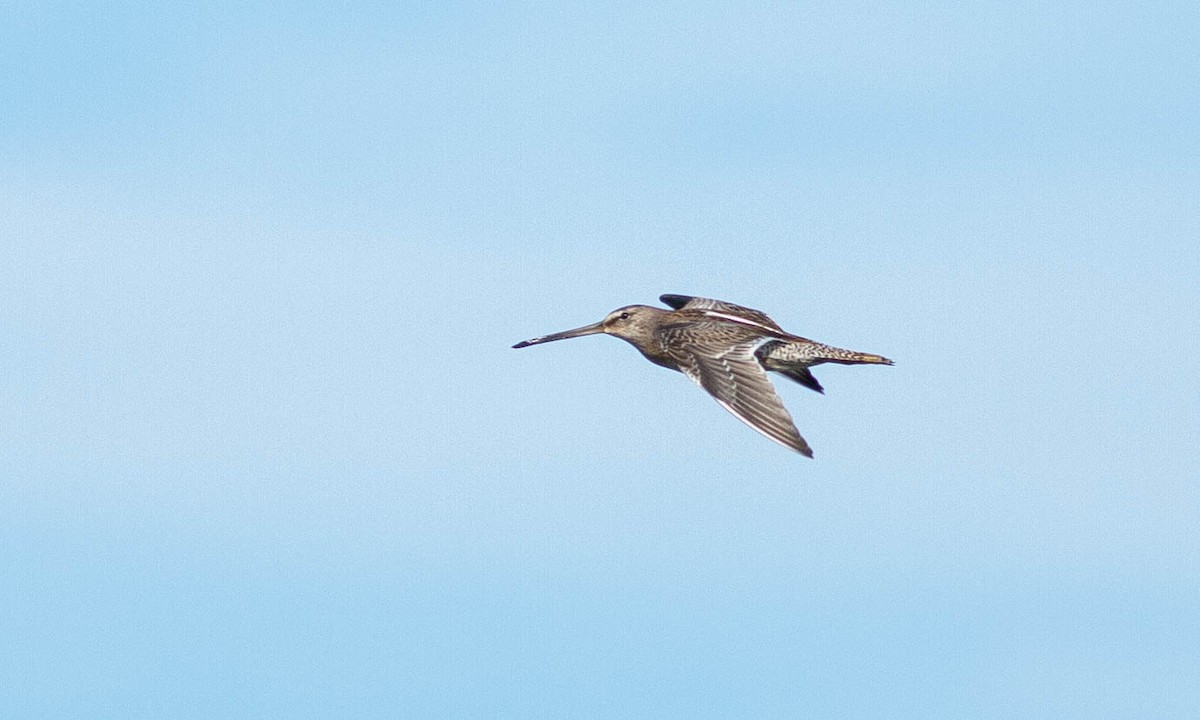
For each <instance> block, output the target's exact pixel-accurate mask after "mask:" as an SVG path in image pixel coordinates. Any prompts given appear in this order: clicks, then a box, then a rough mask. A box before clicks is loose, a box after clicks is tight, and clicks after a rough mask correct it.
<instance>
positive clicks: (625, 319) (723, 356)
mask: <svg viewBox="0 0 1200 720" xmlns="http://www.w3.org/2000/svg"><path fill="white" fill-rule="evenodd" d="M659 300H661V301H662V302H663V303H664V304H665V305H667V306H669V307H670V308H671V309H670V310H665V309H663V308H659V307H653V306H650V305H626V306H625V307H621V308H617V309H616V310H613V311H612V312H610V313H609V314H608V315H606V316H605V317H604V319H603V320H601V321H599V322H596V323H592V324H591V325H584V326H583V327H578V328H575V329H573V330H564V331H562V332H556V333H551V334H549V335H542V336H540V337H535V338H530V339H529V340H522V341H521V342H519V343H517V344H516V345H513V348H524V347H529V346H530V345H540V344H542V343H548V342H553V341H555V340H566V339H568V338H576V337H583V336H584V335H597V334H605V335H613V336H615V337H618V338H621V339H622V340H624V341H626V342H628V343H629V344H631V345H633V346H634V347H635V348H637V349H638V350H639V351H640V352H641V353H642V355H644V356H645V357H646V359H647V360H649V361H650V362H652V363H654V364H655V365H661V366H662V367H665V368H669V369H671V370H677V371H679V372H682V373H683V374H684V375H686V376H687V377H688V378H690V379H691V380H692V381H693V382H695V383H696V384H697V385H699V386H700V387H702V388H704V390H706V391H707V392H708V394H709V395H712V396H713V398H715V399H716V401H717V402H718V403H720V405H721V407H723V408H725V409H726V410H728V411H729V412H731V413H733V415H734V416H735V417H737V418H738V419H739V420H741V421H742V422H744V423H746V424H747V425H749V426H750V427H752V428H754V429H755V430H757V431H758V432H760V433H762V434H763V435H765V436H767V437H768V438H770V439H771V440H774V441H775V442H777V443H779V444H780V445H783V446H784V447H786V448H789V449H791V450H794V451H795V452H798V453H800V454H801V455H804V456H805V457H809V458H811V457H812V456H813V452H812V448H811V447H809V445H808V442H807V441H805V439H804V438H803V437H801V435H800V432H799V431H798V430H797V429H796V424H795V423H794V422H793V421H792V416H791V415H790V414H789V413H788V411H787V408H785V407H784V406H783V402H782V401H781V400H780V399H779V396H778V395H776V394H775V388H774V386H773V385H772V384H771V381H770V379H768V377H767V372H768V371H771V372H776V373H779V374H780V375H783V376H784V377H786V378H789V379H791V380H794V381H795V382H797V383H799V384H801V385H803V386H804V387H806V388H809V389H810V390H814V391H816V392H819V393H824V392H825V389H824V388H823V387H821V383H819V382H817V379H816V378H815V377H813V374H812V372H811V371H810V370H809V368H810V367H812V366H814V365H820V364H821V363H838V364H840V365H893V364H894V363H893V362H892V361H891V360H889V359H887V358H885V357H883V356H882V355H874V354H871V353H864V352H856V351H854V350H845V349H842V348H838V347H833V346H832V345H825V344H824V343H819V342H815V341H813V340H809V339H808V338H803V337H800V336H799V335H792V334H791V333H788V332H785V331H784V330H783V328H781V327H779V325H778V324H777V323H776V322H775V321H774V320H772V319H771V318H770V317H768V316H767V314H766V313H764V312H762V311H760V310H754V309H751V308H748V307H743V306H741V305H735V304H733V303H730V302H725V301H723V300H713V299H711V298H703V297H695V296H692V295H661V296H659Z"/></svg>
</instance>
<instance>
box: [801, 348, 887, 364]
mask: <svg viewBox="0 0 1200 720" xmlns="http://www.w3.org/2000/svg"><path fill="white" fill-rule="evenodd" d="M817 357H818V358H819V359H818V360H817V362H831V363H838V364H839V365H895V363H893V362H892V361H891V360H888V359H887V358H885V357H884V356H882V355H873V354H871V353H862V352H855V351H853V350H843V349H842V348H836V347H832V346H830V345H825V346H823V347H821V348H820V350H818V351H817ZM814 364H816V363H814Z"/></svg>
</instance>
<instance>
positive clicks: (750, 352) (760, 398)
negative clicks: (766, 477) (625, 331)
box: [663, 301, 813, 457]
mask: <svg viewBox="0 0 1200 720" xmlns="http://www.w3.org/2000/svg"><path fill="white" fill-rule="evenodd" d="M664 302H665V301H664ZM663 336H664V337H663V339H664V342H663V345H664V346H665V347H666V348H667V352H668V353H670V355H671V357H672V358H673V359H674V360H675V361H676V362H677V363H678V364H679V369H680V370H682V371H683V372H684V374H685V375H687V376H688V377H689V378H691V379H692V380H694V381H695V382H696V383H697V384H698V385H700V387H702V388H704V389H705V390H707V391H708V393H709V394H710V395H712V396H713V397H714V398H716V400H717V402H719V403H720V404H721V406H722V407H724V408H725V409H726V410H728V411H729V412H731V413H733V414H734V415H735V416H737V418H738V419H739V420H741V421H742V422H744V423H746V424H747V425H749V426H750V427H752V428H754V429H755V430H757V431H758V432H760V433H762V434H763V435H766V436H767V437H769V438H771V439H772V440H774V441H775V442H777V443H779V444H780V445H783V446H785V447H788V448H791V449H792V450H795V451H796V452H798V453H800V454H802V455H806V456H808V457H812V454H813V453H812V448H810V447H809V446H808V443H807V442H805V441H804V438H802V437H800V432H799V431H798V430H796V425H795V424H794V423H793V422H792V416H791V415H789V414H788V411H787V408H785V407H784V406H783V402H782V401H780V399H779V396H778V395H776V394H775V388H774V387H773V386H772V385H771V381H770V380H768V379H767V373H766V371H765V370H763V367H762V365H760V364H759V362H758V358H757V357H755V355H754V351H755V349H756V348H757V347H758V345H759V344H761V342H762V337H761V336H760V335H758V334H757V333H753V332H752V329H751V328H746V327H744V326H738V325H735V324H733V323H727V322H725V323H712V324H711V325H708V324H706V323H688V324H686V325H679V326H676V327H667V328H664V329H663Z"/></svg>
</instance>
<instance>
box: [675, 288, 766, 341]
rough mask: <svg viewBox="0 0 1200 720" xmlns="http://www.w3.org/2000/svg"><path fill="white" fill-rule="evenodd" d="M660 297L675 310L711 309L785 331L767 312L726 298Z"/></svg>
mask: <svg viewBox="0 0 1200 720" xmlns="http://www.w3.org/2000/svg"><path fill="white" fill-rule="evenodd" d="M658 299H659V300H661V301H662V302H663V303H665V304H666V305H669V306H670V307H671V308H673V309H675V310H711V311H713V312H718V313H722V314H724V315H732V316H733V317H735V318H741V319H743V320H749V321H750V322H752V323H755V324H757V325H764V326H766V327H769V328H771V329H772V330H778V331H780V332H783V328H781V327H779V325H778V324H776V322H775V321H774V320H772V319H771V318H769V317H767V314H766V313H764V312H763V311H761V310H755V309H753V308H748V307H742V306H741V305H734V304H733V303H731V302H725V301H724V300H713V299H712V298H702V297H693V296H691V295H660V296H659V297H658Z"/></svg>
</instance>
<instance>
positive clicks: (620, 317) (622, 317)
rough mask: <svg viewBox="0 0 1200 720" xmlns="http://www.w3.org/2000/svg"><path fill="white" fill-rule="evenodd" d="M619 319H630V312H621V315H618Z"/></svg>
mask: <svg viewBox="0 0 1200 720" xmlns="http://www.w3.org/2000/svg"><path fill="white" fill-rule="evenodd" d="M617 319H618V320H628V319H629V313H627V312H623V313H621V314H620V315H618V316H617Z"/></svg>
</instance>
